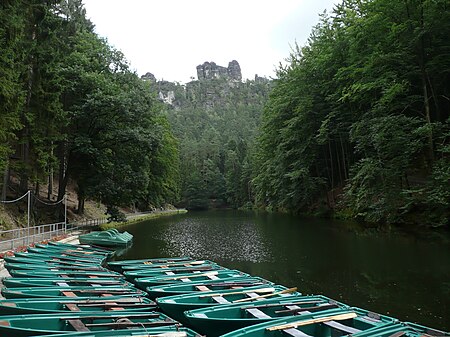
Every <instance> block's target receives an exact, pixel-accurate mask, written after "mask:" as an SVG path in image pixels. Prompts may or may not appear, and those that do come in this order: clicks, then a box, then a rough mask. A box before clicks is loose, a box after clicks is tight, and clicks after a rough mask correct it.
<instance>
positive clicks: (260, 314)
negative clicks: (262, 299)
mask: <svg viewBox="0 0 450 337" xmlns="http://www.w3.org/2000/svg"><path fill="white" fill-rule="evenodd" d="M245 311H247V312H248V313H249V314H251V315H252V316H254V317H256V318H260V319H267V318H272V317H270V316H269V315H267V314H265V313H264V312H262V311H261V310H259V309H256V308H249V309H245Z"/></svg>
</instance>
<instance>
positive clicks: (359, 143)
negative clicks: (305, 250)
mask: <svg viewBox="0 0 450 337" xmlns="http://www.w3.org/2000/svg"><path fill="white" fill-rule="evenodd" d="M449 36H450V3H449V2H448V0H433V1H429V0H406V1H390V0H372V1H362V0H345V1H343V2H342V3H341V4H340V5H338V6H336V7H335V9H334V10H333V12H332V13H330V14H329V15H326V14H324V15H322V17H321V20H320V22H319V24H318V25H317V26H316V27H315V29H314V31H313V32H312V34H311V35H310V38H309V41H308V43H307V45H306V46H304V47H302V48H300V47H297V48H296V50H294V51H293V52H292V53H291V55H290V58H289V60H288V65H287V66H285V67H281V68H280V69H279V70H278V74H277V75H278V76H277V77H278V79H277V80H276V81H275V82H276V83H275V85H274V89H273V92H272V94H271V96H270V99H269V101H268V103H267V105H266V107H265V110H264V116H263V125H262V127H261V132H260V136H259V139H258V150H257V165H256V166H255V167H258V170H257V172H256V176H255V178H254V186H255V190H256V195H257V197H256V203H257V204H258V205H260V206H263V207H267V208H272V209H277V210H287V211H293V212H302V211H307V210H312V209H315V210H320V209H322V210H324V211H326V210H327V209H334V210H337V212H338V214H340V215H342V216H346V217H353V218H357V219H360V220H364V221H370V222H377V223H405V222H406V223H411V222H414V223H419V224H428V225H435V226H438V225H444V224H448V221H449V215H450V212H449V208H450V158H449V155H450V144H449V136H450V128H449V126H450V125H449V109H450V39H449Z"/></svg>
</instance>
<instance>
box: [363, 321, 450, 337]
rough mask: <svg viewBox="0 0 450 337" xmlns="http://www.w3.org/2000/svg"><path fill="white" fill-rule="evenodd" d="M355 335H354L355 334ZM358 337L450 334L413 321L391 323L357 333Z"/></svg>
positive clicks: (428, 336) (441, 335) (443, 335)
mask: <svg viewBox="0 0 450 337" xmlns="http://www.w3.org/2000/svg"><path fill="white" fill-rule="evenodd" d="M355 336H356V335H355ZM357 336H358V337H400V336H402V337H431V336H440V337H445V336H450V332H445V331H439V330H435V329H431V328H428V327H425V326H422V325H418V324H414V323H407V322H406V323H393V324H389V325H387V326H383V327H381V328H377V329H369V330H367V331H364V332H361V333H358V334H357Z"/></svg>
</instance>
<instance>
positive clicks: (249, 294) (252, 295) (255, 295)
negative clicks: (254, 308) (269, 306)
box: [246, 293, 261, 298]
mask: <svg viewBox="0 0 450 337" xmlns="http://www.w3.org/2000/svg"><path fill="white" fill-rule="evenodd" d="M246 294H247V295H248V297H251V298H253V297H259V296H261V295H258V294H257V293H246Z"/></svg>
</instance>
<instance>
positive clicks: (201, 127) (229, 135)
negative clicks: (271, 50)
mask: <svg viewBox="0 0 450 337" xmlns="http://www.w3.org/2000/svg"><path fill="white" fill-rule="evenodd" d="M160 89H161V88H160ZM269 89H270V85H269V83H268V82H267V83H264V82H262V83H257V82H255V81H247V82H246V83H240V82H229V81H227V80H226V79H214V80H201V81H193V82H190V83H188V84H187V85H186V88H185V90H182V89H181V88H180V86H177V85H176V86H172V87H171V88H170V90H172V91H174V93H175V97H176V101H175V102H174V108H173V109H171V110H169V111H168V113H167V116H168V119H169V121H170V124H171V125H172V128H173V131H174V134H175V135H176V137H177V138H178V139H179V148H180V150H179V151H180V163H181V164H180V172H181V195H182V201H183V204H185V205H186V207H188V208H190V209H207V208H209V207H210V206H211V205H212V206H223V205H229V206H232V207H239V206H242V205H243V204H245V203H248V202H252V201H253V195H252V191H251V189H250V188H249V186H250V180H251V178H252V172H251V169H250V168H249V165H250V164H249V158H250V156H251V153H252V147H253V139H254V137H255V134H256V130H257V128H258V125H259V118H260V114H261V112H262V109H263V105H264V102H265V101H266V97H267V94H268V92H269Z"/></svg>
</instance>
